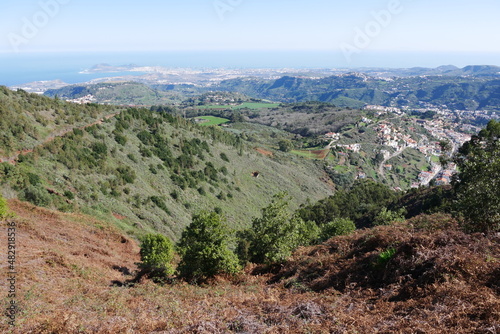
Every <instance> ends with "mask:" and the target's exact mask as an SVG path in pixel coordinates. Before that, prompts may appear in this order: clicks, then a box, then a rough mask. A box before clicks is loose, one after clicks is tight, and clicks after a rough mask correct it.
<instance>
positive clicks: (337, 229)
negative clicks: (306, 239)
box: [320, 218, 356, 242]
mask: <svg viewBox="0 0 500 334" xmlns="http://www.w3.org/2000/svg"><path fill="white" fill-rule="evenodd" d="M355 230H356V225H354V222H353V221H352V220H350V219H347V218H335V219H334V220H333V221H331V222H329V223H327V224H325V225H323V226H322V227H321V234H320V241H321V242H323V241H325V240H328V239H330V238H331V237H334V236H336V235H348V234H351V233H352V232H354V231H355Z"/></svg>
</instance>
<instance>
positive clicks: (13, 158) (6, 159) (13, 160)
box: [0, 112, 120, 165]
mask: <svg viewBox="0 0 500 334" xmlns="http://www.w3.org/2000/svg"><path fill="white" fill-rule="evenodd" d="M118 114H120V113H119V112H117V113H114V114H110V115H106V116H104V117H103V118H101V119H99V120H97V121H95V122H92V123H90V124H87V125H84V126H79V127H70V128H67V129H65V130H63V131H61V132H59V133H57V134H52V135H50V136H49V137H47V138H45V139H44V140H43V141H42V142H41V143H39V144H38V145H36V146H35V147H33V148H30V149H24V150H22V151H16V153H14V155H12V156H9V157H0V163H2V162H8V163H10V164H13V165H15V164H16V160H17V159H18V158H19V156H21V155H26V154H28V153H32V152H33V150H34V149H35V148H37V147H39V146H42V145H45V144H47V143H49V142H51V141H53V140H54V139H56V138H59V137H62V136H64V135H66V134H68V133H69V132H71V131H73V130H74V129H80V130H85V129H86V128H88V127H91V126H94V125H97V124H102V123H103V122H104V121H105V120H108V119H110V118H113V117H115V116H116V115H118Z"/></svg>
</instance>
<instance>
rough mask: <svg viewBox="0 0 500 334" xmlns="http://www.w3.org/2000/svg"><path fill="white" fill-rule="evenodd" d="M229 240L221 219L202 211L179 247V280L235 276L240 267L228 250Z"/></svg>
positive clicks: (234, 256) (186, 230)
mask: <svg viewBox="0 0 500 334" xmlns="http://www.w3.org/2000/svg"><path fill="white" fill-rule="evenodd" d="M229 237H230V235H229V231H228V229H227V227H226V226H225V224H224V222H223V218H222V217H221V216H220V215H218V214H217V213H215V212H206V211H204V212H202V213H200V214H198V215H195V216H194V217H193V221H192V222H191V224H190V225H189V226H188V227H186V229H185V230H184V231H183V232H182V237H181V240H180V241H179V244H178V249H179V253H180V255H181V262H180V263H179V267H178V270H179V274H180V275H181V277H184V278H187V279H188V280H198V279H201V280H203V279H206V278H209V277H213V276H215V275H218V274H235V273H237V272H238V271H239V270H240V267H239V264H238V259H237V257H236V255H235V254H234V253H233V252H232V251H231V250H229V247H228V240H229Z"/></svg>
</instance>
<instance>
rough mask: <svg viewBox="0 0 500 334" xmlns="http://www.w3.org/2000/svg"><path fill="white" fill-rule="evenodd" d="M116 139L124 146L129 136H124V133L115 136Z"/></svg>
mask: <svg viewBox="0 0 500 334" xmlns="http://www.w3.org/2000/svg"><path fill="white" fill-rule="evenodd" d="M115 140H116V142H117V143H118V144H120V145H122V146H125V144H126V143H127V138H126V137H125V136H122V135H118V134H117V135H116V136H115Z"/></svg>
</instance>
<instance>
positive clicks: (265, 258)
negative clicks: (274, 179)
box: [248, 192, 319, 263]
mask: <svg viewBox="0 0 500 334" xmlns="http://www.w3.org/2000/svg"><path fill="white" fill-rule="evenodd" d="M288 206H289V197H288V195H287V194H286V193H285V192H281V193H278V194H276V195H275V196H274V197H273V200H272V202H271V204H270V205H269V206H267V207H265V208H263V209H262V217H260V218H254V220H253V223H252V228H251V230H250V231H249V233H248V238H249V239H250V240H249V247H248V252H249V256H250V260H251V261H252V262H254V263H273V262H280V261H283V260H285V259H286V258H287V257H288V256H290V255H291V254H292V252H293V251H294V250H295V249H296V248H297V247H299V246H302V245H308V244H310V243H311V241H313V240H315V239H317V237H318V234H319V229H318V227H317V225H316V224H315V223H314V222H310V221H309V222H305V221H304V220H302V218H300V216H299V215H298V214H297V213H295V214H291V213H290V212H289V210H288Z"/></svg>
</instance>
